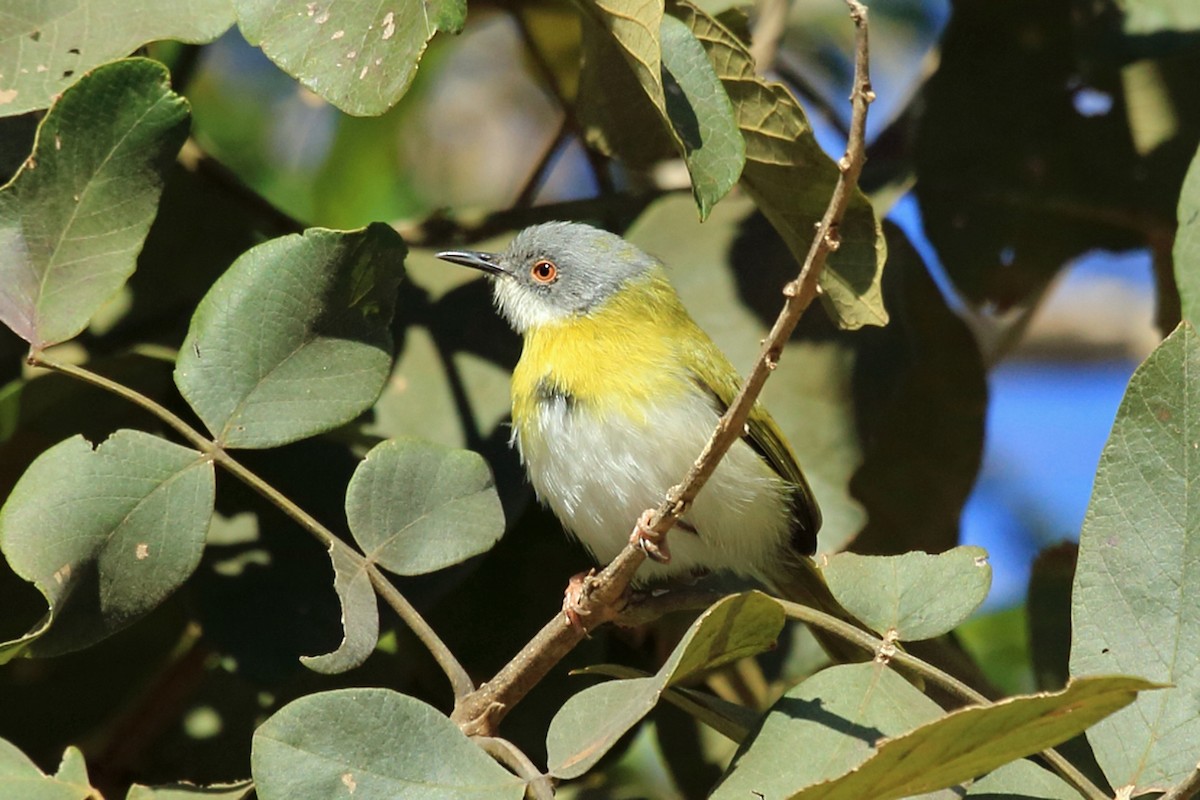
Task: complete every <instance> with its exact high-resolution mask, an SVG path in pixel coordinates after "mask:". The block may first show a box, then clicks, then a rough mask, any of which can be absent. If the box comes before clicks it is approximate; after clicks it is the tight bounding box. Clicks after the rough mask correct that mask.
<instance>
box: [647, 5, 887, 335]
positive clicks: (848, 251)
mask: <svg viewBox="0 0 1200 800" xmlns="http://www.w3.org/2000/svg"><path fill="white" fill-rule="evenodd" d="M670 11H671V13H672V14H673V15H675V16H676V17H678V18H679V19H681V20H682V21H683V22H684V23H686V24H687V25H688V27H689V28H690V29H691V31H692V33H693V34H694V35H695V37H696V38H697V39H698V40H699V41H700V43H701V44H702V45H703V46H704V48H705V50H706V51H707V52H708V57H709V60H710V61H711V62H712V64H713V65H714V67H715V68H716V70H717V76H718V77H719V78H720V79H721V83H722V84H723V85H724V86H725V91H726V93H727V94H728V95H729V99H730V100H731V101H732V103H733V107H734V110H735V112H736V115H737V122H738V127H739V128H740V129H741V131H742V137H743V138H744V140H745V144H746V166H745V169H744V170H743V171H742V186H743V187H744V188H745V189H746V191H747V192H748V193H749V194H750V196H751V197H753V198H754V202H755V203H756V204H757V205H758V207H759V208H760V209H761V210H762V212H763V214H764V215H766V217H767V219H768V220H770V222H771V224H772V225H773V226H774V227H775V229H776V230H777V231H779V234H780V236H782V237H783V239H784V241H785V242H786V243H787V246H788V249H790V250H791V251H792V254H793V255H794V256H795V257H796V259H797V261H798V262H802V261H803V260H804V258H805V256H806V255H807V254H808V248H809V245H810V244H811V243H812V238H813V231H814V225H815V224H816V223H817V222H818V221H819V220H820V219H821V217H822V216H823V215H824V213H825V208H826V206H827V205H828V204H829V198H830V196H831V195H832V194H833V187H834V186H835V185H836V184H837V179H838V175H839V174H840V173H839V171H838V168H837V166H836V165H835V164H834V163H833V161H832V160H830V158H829V157H828V156H827V155H825V153H824V151H822V150H821V146H820V145H819V144H817V140H816V138H815V137H814V136H813V133H812V128H811V127H810V126H809V124H808V120H807V119H806V118H805V116H804V111H803V109H801V107H800V105H799V103H797V102H796V99H795V98H794V97H792V95H791V93H790V92H789V91H788V90H787V88H786V87H785V86H783V85H782V84H779V83H772V82H768V81H765V80H763V79H762V78H761V77H759V75H758V74H757V73H756V72H755V71H754V61H753V58H752V57H751V56H750V52H749V51H748V50H747V49H746V47H745V46H744V45H743V44H742V43H741V42H740V41H738V39H737V37H735V36H734V35H733V34H732V33H730V32H729V31H728V30H727V29H726V28H724V27H723V26H722V25H721V24H720V23H719V22H717V21H716V20H714V19H713V18H712V17H710V16H708V15H707V14H705V13H704V12H702V11H701V10H699V9H698V8H696V7H695V6H693V5H691V4H690V3H688V2H686V0H672V3H671V6H670ZM840 233H841V240H842V243H841V247H839V248H838V250H837V252H835V253H833V254H832V255H831V256H830V257H829V262H828V264H827V266H826V268H825V271H824V272H823V273H822V274H821V287H822V289H824V294H823V295H822V299H823V300H824V301H825V307H826V309H827V310H829V312H830V313H831V315H832V316H833V318H834V319H835V320H837V322H838V324H839V325H841V326H842V327H844V328H849V329H854V328H860V327H862V326H863V325H885V324H887V320H888V315H887V311H886V310H884V307H883V298H882V293H881V289H880V281H881V280H882V275H883V264H884V261H885V260H886V258H887V252H886V251H887V248H886V245H885V243H884V240H883V231H882V229H881V228H880V226H879V223H878V221H877V220H876V219H875V213H874V212H873V211H872V209H871V204H870V203H869V202H868V201H867V199H866V196H865V195H863V194H862V193H861V192H858V191H856V192H855V194H854V196H853V198H852V199H851V201H850V206H849V208H848V209H847V211H846V216H845V219H843V220H842V224H841V228H840Z"/></svg>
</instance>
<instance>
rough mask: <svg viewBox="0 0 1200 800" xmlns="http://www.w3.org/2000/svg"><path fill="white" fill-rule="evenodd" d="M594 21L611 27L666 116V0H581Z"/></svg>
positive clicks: (644, 87) (639, 78)
mask: <svg viewBox="0 0 1200 800" xmlns="http://www.w3.org/2000/svg"><path fill="white" fill-rule="evenodd" d="M579 8H580V10H581V11H583V13H584V16H585V17H586V18H587V19H589V20H590V21H591V22H593V23H595V24H596V25H599V26H600V27H601V28H603V29H604V30H606V31H608V32H609V34H610V35H611V36H612V39H613V42H614V43H616V45H617V47H618V48H619V49H620V52H621V55H622V56H623V57H624V59H625V62H626V63H627V64H628V65H629V69H630V70H631V71H632V72H633V74H634V75H635V76H636V77H637V81H638V84H639V85H640V86H641V87H642V91H644V92H645V94H646V96H647V97H648V98H649V99H650V102H651V103H653V104H654V107H655V108H656V109H658V111H659V113H660V114H662V116H663V119H667V118H668V117H667V97H666V92H665V91H664V89H663V79H662V44H661V42H660V40H659V35H660V30H661V28H662V21H663V0H579Z"/></svg>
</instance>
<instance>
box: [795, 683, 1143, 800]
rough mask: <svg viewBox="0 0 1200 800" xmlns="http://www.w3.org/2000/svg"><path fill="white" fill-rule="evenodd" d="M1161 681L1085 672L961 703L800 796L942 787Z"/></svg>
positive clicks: (825, 798)
mask: <svg viewBox="0 0 1200 800" xmlns="http://www.w3.org/2000/svg"><path fill="white" fill-rule="evenodd" d="M1155 688H1159V686H1158V685H1157V684H1153V683H1150V682H1149V681H1144V680H1142V679H1140V678H1129V677H1124V676H1101V677H1092V678H1078V679H1076V680H1074V681H1072V682H1071V684H1070V685H1069V686H1068V687H1067V688H1066V689H1064V690H1063V691H1061V692H1056V693H1054V694H1038V695H1029V696H1025V697H1012V698H1009V699H1007V700H1002V701H1000V702H998V703H995V704H994V705H990V706H973V707H971V708H965V709H961V710H959V711H955V712H953V713H951V714H947V715H946V716H944V717H940V718H938V719H936V720H934V721H933V722H930V723H927V724H925V725H922V726H921V727H919V728H916V729H915V730H913V731H910V732H909V733H906V734H903V735H900V736H895V737H893V738H890V739H887V740H884V741H882V742H879V743H878V744H877V745H876V747H875V753H874V755H872V756H871V757H870V758H869V759H867V760H866V761H865V762H863V764H862V765H861V766H859V767H858V768H857V769H855V770H854V771H853V772H849V773H847V774H845V775H843V776H841V777H839V778H835V779H833V780H831V781H827V782H825V783H819V784H816V785H813V786H809V787H808V788H806V789H803V790H801V791H799V792H797V793H795V794H794V795H792V797H793V798H795V800H818V799H819V800H842V799H843V798H845V800H860V798H863V797H870V798H872V800H892V798H900V797H907V796H909V795H913V794H921V793H922V792H929V791H933V790H935V789H941V788H944V787H948V786H954V785H955V784H959V783H962V782H964V781H967V780H970V779H972V778H974V777H976V776H978V775H982V774H984V773H986V772H990V771H991V770H993V769H996V768H997V767H999V766H1002V765H1003V764H1007V763H1008V762H1010V761H1014V760H1016V759H1018V758H1023V757H1025V756H1027V755H1030V754H1032V753H1037V752H1039V751H1041V750H1045V749H1046V748H1047V747H1053V746H1054V745H1056V744H1059V743H1061V742H1064V741H1066V740H1067V739H1069V738H1071V737H1072V736H1074V735H1075V734H1077V733H1079V732H1081V731H1083V730H1086V729H1087V728H1089V727H1090V726H1091V725H1093V724H1095V723H1096V722H1097V721H1098V720H1100V719H1103V718H1104V717H1106V716H1108V715H1109V714H1111V713H1113V712H1114V711H1116V710H1118V709H1120V708H1124V707H1125V706H1127V705H1129V704H1130V703H1132V702H1133V701H1134V699H1135V698H1136V697H1137V693H1138V692H1139V691H1144V690H1146V689H1155Z"/></svg>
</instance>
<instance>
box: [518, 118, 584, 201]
mask: <svg viewBox="0 0 1200 800" xmlns="http://www.w3.org/2000/svg"><path fill="white" fill-rule="evenodd" d="M570 133H571V120H570V117H569V116H568V115H567V114H566V112H564V113H563V116H562V119H561V120H559V123H558V131H557V132H556V133H555V134H554V138H553V139H551V140H550V143H549V144H548V145H546V149H545V150H544V151H542V157H541V158H539V159H538V163H537V164H535V165H534V167H533V169H532V170H530V172H529V177H528V178H527V179H526V180H525V185H524V186H523V187H522V188H521V191H520V193H519V194H518V195H517V199H516V200H514V201H513V204H512V207H513V208H528V207H529V206H531V205H533V201H534V200H535V199H536V198H537V193H538V190H540V189H541V188H542V185H543V184H544V183H545V182H546V178H548V177H549V172H550V167H551V165H552V164H553V163H554V156H555V155H557V154H558V151H559V149H560V148H562V147H563V145H564V144H566V141H567V137H568V136H569V135H570Z"/></svg>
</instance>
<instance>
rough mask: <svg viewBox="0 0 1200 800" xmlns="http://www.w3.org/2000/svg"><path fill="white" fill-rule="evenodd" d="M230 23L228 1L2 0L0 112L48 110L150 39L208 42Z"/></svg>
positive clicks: (0, 19)
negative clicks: (91, 73) (91, 74)
mask: <svg viewBox="0 0 1200 800" xmlns="http://www.w3.org/2000/svg"><path fill="white" fill-rule="evenodd" d="M232 24H233V6H232V4H231V3H230V0H187V2H179V3H161V2H158V1H157V0H72V1H71V2H27V0H0V117H3V116H7V115H9V114H22V113H24V112H26V111H30V110H33V109H38V108H46V107H47V106H49V105H50V104H51V103H52V102H54V98H55V97H57V96H58V95H59V94H61V93H63V92H64V91H65V90H66V89H67V88H68V87H69V86H71V84H73V83H75V82H76V81H78V80H80V79H82V78H83V77H84V75H85V74H86V73H87V72H88V70H91V69H94V68H95V67H97V66H99V65H101V64H103V63H105V62H106V61H111V60H113V59H115V58H121V57H122V56H127V55H129V54H130V53H132V52H133V51H134V50H136V49H138V48H139V47H141V46H142V45H144V44H147V43H148V42H153V41H156V40H159V39H178V40H180V41H183V42H193V43H197V44H198V43H201V42H210V41H212V40H213V39H215V38H217V37H218V36H220V35H221V32H222V31H224V30H225V29H226V28H228V27H229V26H230V25H232ZM113 108H116V106H115V105H114V106H113Z"/></svg>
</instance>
